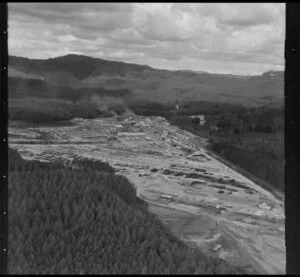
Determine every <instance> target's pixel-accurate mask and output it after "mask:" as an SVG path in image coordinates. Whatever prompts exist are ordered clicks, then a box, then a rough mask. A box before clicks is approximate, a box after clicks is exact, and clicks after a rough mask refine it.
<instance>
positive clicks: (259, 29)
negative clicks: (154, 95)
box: [8, 2, 285, 76]
mask: <svg viewBox="0 0 300 277" xmlns="http://www.w3.org/2000/svg"><path fill="white" fill-rule="evenodd" d="M8 12H9V22H8V23H9V28H8V42H9V43H8V46H9V52H10V53H11V54H13V55H16V56H22V57H27V58H32V59H47V58H54V57H57V56H63V55H66V54H68V53H74V54H79V55H87V56H91V57H94V58H102V59H106V60H117V61H120V62H125V63H135V64H147V65H148V66H151V67H153V68H157V69H167V70H188V71H206V72H209V73H212V74H232V75H241V76H247V75H249V76H252V75H260V74H262V73H264V72H268V71H270V70H271V71H278V70H284V64H285V61H284V40H285V4H284V3H222V4H215V3H129V2H128V3H88V4H87V3H25V4H22V3H17V4H15V3H9V4H8Z"/></svg>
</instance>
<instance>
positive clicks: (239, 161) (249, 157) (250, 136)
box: [168, 106, 284, 191]
mask: <svg viewBox="0 0 300 277" xmlns="http://www.w3.org/2000/svg"><path fill="white" fill-rule="evenodd" d="M219 108H220V107H216V106H215V107H213V106H211V112H209V109H207V110H206V113H202V114H204V115H205V124H204V125H203V126H201V125H200V124H199V123H200V120H199V119H198V118H190V117H189V116H188V115H185V114H183V115H182V114H180V113H177V114H174V115H172V116H170V117H169V118H168V120H169V121H170V123H171V124H173V125H176V126H179V127H180V128H182V129H184V130H187V131H189V132H192V133H194V134H196V135H199V136H201V137H205V138H208V139H209V142H210V144H209V147H210V148H211V149H212V150H213V151H214V152H216V153H217V154H219V155H220V156H222V157H223V158H225V159H226V160H228V161H230V162H232V163H233V164H234V165H237V166H238V167H240V168H242V169H244V170H246V171H248V172H249V173H251V174H253V175H254V176H256V177H258V178H260V179H261V180H264V181H266V182H268V183H269V184H271V185H272V186H273V187H276V188H279V189H280V190H281V191H284V109H283V107H261V108H255V109H254V108H251V109H250V108H249V109H243V110H239V109H238V108H237V107H234V108H233V109H230V108H229V106H227V108H226V109H225V108H224V109H220V110H219V112H217V113H216V110H218V109H219ZM212 127H213V128H212Z"/></svg>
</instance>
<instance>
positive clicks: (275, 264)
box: [9, 115, 285, 274]
mask: <svg viewBox="0 0 300 277" xmlns="http://www.w3.org/2000/svg"><path fill="white" fill-rule="evenodd" d="M205 143H206V141H205V140H204V139H201V138H199V137H196V136H195V135H193V134H191V133H189V132H186V131H183V130H180V129H179V128H177V127H174V126H171V125H169V124H168V122H167V121H165V120H164V119H163V118H161V117H140V116H134V115H128V116H124V117H122V118H120V117H112V118H99V119H84V120H83V119H76V120H73V121H72V124H71V125H66V126H47V127H36V126H33V127H28V126H27V127H26V128H22V127H21V124H20V126H18V124H16V123H14V124H10V125H9V144H10V147H12V148H14V149H17V150H18V151H19V152H20V153H21V155H22V156H23V158H26V159H38V160H43V161H51V160H61V161H63V162H65V163H68V164H72V159H73V158H74V157H78V156H81V157H88V158H93V159H100V160H102V161H107V162H108V163H110V164H111V165H112V166H113V167H114V168H115V169H116V170H117V171H118V174H122V175H125V176H126V177H127V178H128V179H129V180H131V181H132V182H133V183H134V184H135V186H136V188H137V193H138V196H139V197H140V198H142V199H144V200H146V201H147V202H148V203H149V208H150V210H151V211H152V212H153V213H155V214H156V215H157V216H158V217H159V218H161V219H162V221H164V222H165V223H166V224H167V225H168V226H169V227H170V228H171V230H172V231H173V232H174V233H175V234H176V235H178V236H179V237H180V238H181V239H182V240H184V241H185V242H187V243H188V244H190V245H191V246H194V247H200V248H201V249H202V250H203V251H204V252H206V253H207V254H209V255H218V256H219V257H222V258H224V259H226V260H227V261H228V262H229V263H231V264H232V265H234V266H243V267H245V268H248V270H249V272H250V273H251V272H252V273H261V274H283V273H285V243H284V241H285V237H284V236H285V229H284V220H285V218H284V203H283V201H282V200H280V199H278V198H276V197H275V196H274V195H273V194H272V193H271V192H269V191H267V190H265V189H264V188H262V187H260V186H258V185H257V184H255V183H254V182H252V181H251V180H249V179H247V178H246V177H244V176H242V175H241V174H240V173H238V172H237V171H235V170H234V169H231V168H230V167H228V166H226V165H225V164H223V163H222V162H221V161H219V160H218V159H215V158H214V157H212V156H211V155H210V154H209V152H207V150H206V149H205Z"/></svg>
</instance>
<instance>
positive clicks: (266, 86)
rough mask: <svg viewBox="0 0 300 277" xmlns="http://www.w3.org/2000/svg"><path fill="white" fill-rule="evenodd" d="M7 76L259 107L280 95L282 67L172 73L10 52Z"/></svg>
mask: <svg viewBox="0 0 300 277" xmlns="http://www.w3.org/2000/svg"><path fill="white" fill-rule="evenodd" d="M9 76H10V77H15V78H22V79H39V80H41V81H43V82H46V83H48V84H50V85H56V86H62V87H69V88H73V89H79V88H86V89H87V88H93V89H95V88H103V89H105V90H108V91H109V90H111V91H113V90H126V91H130V92H131V97H132V98H133V99H141V100H154V101H156V102H160V103H173V102H175V101H176V99H178V100H179V101H180V102H188V101H194V100H197V101H212V102H225V103H235V104H243V105H246V106H257V105H264V104H269V103H272V102H278V101H283V97H284V72H283V71H282V72H281V71H268V72H265V73H263V74H262V75H257V76H235V75H231V74H212V73H207V72H195V71H190V70H175V71H174V70H172V71H171V70H166V69H155V68H152V67H150V66H148V65H139V64H131V63H124V62H118V61H109V60H104V59H100V58H93V57H89V56H83V55H75V54H69V55H65V56H61V57H56V58H50V59H45V60H42V59H29V58H23V57H16V56H9Z"/></svg>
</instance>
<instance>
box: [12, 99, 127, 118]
mask: <svg viewBox="0 0 300 277" xmlns="http://www.w3.org/2000/svg"><path fill="white" fill-rule="evenodd" d="M125 110H126V105H125V104H124V103H123V102H122V101H121V100H120V99H119V98H114V97H102V98H99V97H96V96H95V97H92V98H85V99H82V100H80V101H76V102H73V101H71V100H63V99H53V98H39V97H25V98H21V99H10V100H9V110H8V115H9V119H10V120H23V121H26V122H33V123H55V122H59V121H67V120H70V119H73V118H76V117H82V118H96V117H101V116H112V115H113V114H121V113H123V112H124V111H125Z"/></svg>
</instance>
